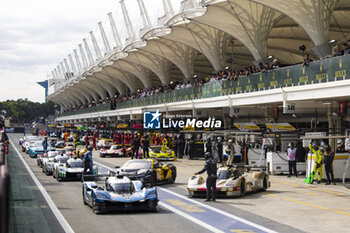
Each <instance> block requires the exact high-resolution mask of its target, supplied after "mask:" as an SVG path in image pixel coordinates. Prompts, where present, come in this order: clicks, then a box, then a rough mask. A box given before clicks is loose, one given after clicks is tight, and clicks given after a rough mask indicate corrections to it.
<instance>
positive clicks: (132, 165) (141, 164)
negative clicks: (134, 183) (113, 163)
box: [121, 160, 152, 170]
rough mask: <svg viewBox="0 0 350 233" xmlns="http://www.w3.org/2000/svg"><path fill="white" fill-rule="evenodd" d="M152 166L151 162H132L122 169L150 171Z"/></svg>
mask: <svg viewBox="0 0 350 233" xmlns="http://www.w3.org/2000/svg"><path fill="white" fill-rule="evenodd" d="M151 165H152V162H151V161H142V160H141V161H137V160H130V161H128V162H126V163H125V164H124V165H123V166H122V167H121V168H122V169H124V170H136V169H150V168H151Z"/></svg>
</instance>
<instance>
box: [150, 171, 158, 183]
mask: <svg viewBox="0 0 350 233" xmlns="http://www.w3.org/2000/svg"><path fill="white" fill-rule="evenodd" d="M151 185H152V186H156V185H157V174H156V173H155V172H153V173H152V174H151Z"/></svg>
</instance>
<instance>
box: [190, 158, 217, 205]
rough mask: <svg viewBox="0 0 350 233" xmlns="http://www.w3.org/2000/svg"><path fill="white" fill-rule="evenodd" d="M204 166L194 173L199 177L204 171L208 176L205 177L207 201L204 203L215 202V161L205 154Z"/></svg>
mask: <svg viewBox="0 0 350 233" xmlns="http://www.w3.org/2000/svg"><path fill="white" fill-rule="evenodd" d="M205 160H206V161H205V164H204V168H203V169H202V170H200V171H199V172H196V173H194V174H195V175H199V174H202V173H204V172H205V171H206V172H207V174H208V177H207V182H206V186H207V199H206V200H205V201H216V180H217V175H216V173H217V167H216V161H215V160H213V159H212V156H211V153H210V152H206V153H205Z"/></svg>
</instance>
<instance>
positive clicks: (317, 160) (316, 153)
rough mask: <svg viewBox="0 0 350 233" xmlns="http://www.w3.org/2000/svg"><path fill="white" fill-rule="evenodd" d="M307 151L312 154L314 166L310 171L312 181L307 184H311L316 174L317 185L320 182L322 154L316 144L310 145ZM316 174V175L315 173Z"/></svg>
mask: <svg viewBox="0 0 350 233" xmlns="http://www.w3.org/2000/svg"><path fill="white" fill-rule="evenodd" d="M309 149H310V150H311V152H312V153H313V154H314V160H315V165H314V168H313V170H312V179H311V180H309V183H310V184H312V183H313V178H315V176H316V174H318V180H317V184H319V183H321V181H322V153H321V150H320V148H319V147H318V146H317V145H316V144H313V145H312V144H310V145H309ZM316 172H317V173H316Z"/></svg>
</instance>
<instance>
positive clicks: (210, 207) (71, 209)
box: [10, 135, 300, 232]
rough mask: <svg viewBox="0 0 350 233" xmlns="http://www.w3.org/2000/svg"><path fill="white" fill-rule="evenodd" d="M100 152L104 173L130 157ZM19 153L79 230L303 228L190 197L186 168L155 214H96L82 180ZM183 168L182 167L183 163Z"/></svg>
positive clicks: (166, 191) (98, 161) (162, 190)
mask: <svg viewBox="0 0 350 233" xmlns="http://www.w3.org/2000/svg"><path fill="white" fill-rule="evenodd" d="M10 138H11V141H13V142H14V145H16V147H18V148H19V146H17V145H18V143H16V142H17V141H18V139H19V135H11V137H10ZM96 155H97V153H94V160H95V163H96V164H97V165H99V172H101V173H103V172H106V171H107V170H108V169H111V168H113V167H114V166H115V165H121V164H123V163H124V162H125V161H126V159H122V160H120V161H119V158H110V159H108V160H104V159H99V158H97V156H96ZM18 156H22V157H23V158H24V160H25V162H26V163H27V164H28V165H29V166H30V168H31V169H32V171H33V173H34V174H35V176H36V177H37V178H38V180H39V181H40V183H41V184H42V185H43V187H44V188H45V190H46V191H47V193H48V194H49V195H50V197H51V199H52V200H53V202H54V204H55V205H56V206H57V208H58V210H59V211H60V212H61V213H62V215H63V216H64V218H65V219H66V220H67V222H68V223H69V225H70V226H71V228H72V229H73V230H74V231H75V232H116V231H118V232H300V231H299V230H297V229H295V228H292V227H289V226H286V225H283V224H280V223H278V222H274V221H271V220H269V219H265V218H263V217H260V216H256V215H254V214H251V213H247V212H244V211H243V212H242V211H241V210H240V211H236V210H237V208H234V207H229V208H227V205H226V204H225V203H220V201H218V203H209V204H204V203H203V199H194V198H187V197H186V196H185V195H184V194H185V190H184V189H183V188H178V187H177V186H179V185H180V186H183V185H184V184H185V182H187V179H188V177H189V175H188V174H186V173H183V174H182V175H181V173H178V180H179V181H180V183H179V182H178V181H177V182H176V183H175V184H172V185H166V186H161V187H159V188H158V194H159V199H160V206H159V210H158V212H157V213H149V212H144V211H128V212H114V213H110V214H105V215H95V214H94V213H93V212H92V211H91V209H90V208H89V207H87V206H84V205H83V201H82V194H81V193H82V192H81V191H82V188H81V183H80V182H57V181H56V180H55V179H53V178H52V176H46V175H45V174H43V173H42V171H41V169H40V168H39V167H38V166H37V165H36V160H35V159H31V158H29V156H28V155H26V154H24V153H19V155H18ZM186 162H187V168H188V167H189V168H190V170H188V171H187V173H191V174H192V173H193V172H194V171H196V170H197V169H198V168H199V167H198V161H197V163H194V164H192V161H186ZM196 164H197V165H196ZM176 166H178V164H176ZM181 169H183V168H179V170H181ZM235 212H237V213H239V214H240V215H243V216H244V218H242V217H239V216H238V215H236V214H235Z"/></svg>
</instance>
